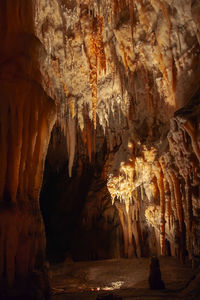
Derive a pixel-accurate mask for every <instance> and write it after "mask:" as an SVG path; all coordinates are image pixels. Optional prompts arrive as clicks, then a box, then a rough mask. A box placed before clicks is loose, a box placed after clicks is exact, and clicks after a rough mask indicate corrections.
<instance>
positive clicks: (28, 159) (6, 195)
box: [0, 1, 56, 298]
mask: <svg viewBox="0 0 200 300" xmlns="http://www.w3.org/2000/svg"><path fill="white" fill-rule="evenodd" d="M0 19H1V20H0V22H1V32H0V37H1V49H0V62H1V63H0V95H1V96H0V149H1V155H0V166H1V167H0V202H1V203H0V249H1V250H0V277H1V285H0V298H1V297H3V295H4V292H3V294H2V289H6V286H7V284H8V285H9V286H11V285H12V283H13V282H14V281H15V279H16V278H18V279H19V278H25V277H26V276H27V275H28V274H29V275H30V274H31V272H32V271H33V270H35V267H36V265H38V264H39V265H40V266H39V268H41V267H42V264H43V260H44V250H45V235H44V226H43V221H42V218H41V214H40V208H39V195H40V189H41V184H42V177H43V168H44V162H45V156H46V152H47V148H48V144H49V138H50V133H51V130H52V127H53V124H54V122H55V120H56V118H55V117H56V107H55V103H54V100H52V99H51V98H50V97H49V96H48V95H47V94H46V93H45V92H44V90H43V88H42V86H41V84H40V82H41V76H40V70H39V64H40V63H39V57H40V56H41V58H42V54H44V50H43V48H42V45H41V43H40V41H39V40H38V39H37V38H36V37H35V36H34V26H33V7H32V5H31V3H29V4H28V2H27V1H15V3H14V2H12V1H1V4H0ZM30 293H31V291H30ZM4 296H5V295H4ZM5 297H6V296H5ZM8 297H9V296H8ZM27 297H28V295H27ZM28 298H29V297H28Z"/></svg>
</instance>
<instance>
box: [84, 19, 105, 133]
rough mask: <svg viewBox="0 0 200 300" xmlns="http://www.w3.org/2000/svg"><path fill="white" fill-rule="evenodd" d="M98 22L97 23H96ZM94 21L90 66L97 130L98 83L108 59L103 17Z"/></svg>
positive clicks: (93, 109) (93, 110)
mask: <svg viewBox="0 0 200 300" xmlns="http://www.w3.org/2000/svg"><path fill="white" fill-rule="evenodd" d="M95 20H96V22H95ZM95 20H94V21H93V24H92V28H91V31H92V33H91V36H90V47H89V52H88V56H89V64H90V85H91V90H92V112H93V123H94V128H95V129H96V110H97V101H98V97H97V81H98V72H99V73H101V71H102V70H103V71H104V72H106V57H105V51H104V44H103V37H102V31H103V17H99V16H97V18H96V19H95Z"/></svg>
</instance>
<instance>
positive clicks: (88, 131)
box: [86, 117, 92, 162]
mask: <svg viewBox="0 0 200 300" xmlns="http://www.w3.org/2000/svg"><path fill="white" fill-rule="evenodd" d="M86 135H87V147H88V156H89V162H92V128H91V124H90V119H89V118H88V117H86Z"/></svg>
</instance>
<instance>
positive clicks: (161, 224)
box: [155, 163, 165, 254]
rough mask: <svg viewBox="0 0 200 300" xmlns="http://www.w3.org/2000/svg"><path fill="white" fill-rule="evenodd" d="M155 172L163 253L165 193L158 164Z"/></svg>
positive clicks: (163, 249) (163, 251) (161, 172)
mask: <svg viewBox="0 0 200 300" xmlns="http://www.w3.org/2000/svg"><path fill="white" fill-rule="evenodd" d="M157 170H158V171H156V173H155V175H156V178H157V183H158V188H159V193H160V207H161V220H160V235H161V236H160V239H161V241H160V245H161V253H162V254H164V253H165V191H164V182H163V179H164V176H163V171H162V170H161V167H160V164H159V163H158V164H157Z"/></svg>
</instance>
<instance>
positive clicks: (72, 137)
mask: <svg viewBox="0 0 200 300" xmlns="http://www.w3.org/2000/svg"><path fill="white" fill-rule="evenodd" d="M67 127H68V135H69V145H68V149H69V152H68V171H69V177H72V167H73V162H74V156H75V150H76V120H75V118H71V117H70V116H69V118H68V122H67Z"/></svg>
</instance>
